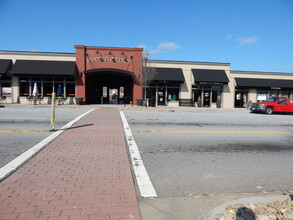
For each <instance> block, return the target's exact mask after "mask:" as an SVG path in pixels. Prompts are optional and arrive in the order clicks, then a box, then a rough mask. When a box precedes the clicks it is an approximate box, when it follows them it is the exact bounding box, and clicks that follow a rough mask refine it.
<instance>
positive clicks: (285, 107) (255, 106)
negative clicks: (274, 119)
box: [250, 97, 293, 115]
mask: <svg viewBox="0 0 293 220" xmlns="http://www.w3.org/2000/svg"><path fill="white" fill-rule="evenodd" d="M250 110H251V112H264V113H266V114H268V115H270V114H273V113H274V112H284V113H289V112H293V103H291V102H290V99H288V98H287V97H272V98H269V99H267V100H265V101H262V102H255V103H252V105H251V107H250Z"/></svg>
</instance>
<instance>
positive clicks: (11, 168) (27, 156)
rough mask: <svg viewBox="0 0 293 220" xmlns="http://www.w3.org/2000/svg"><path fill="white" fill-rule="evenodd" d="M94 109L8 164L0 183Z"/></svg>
mask: <svg viewBox="0 0 293 220" xmlns="http://www.w3.org/2000/svg"><path fill="white" fill-rule="evenodd" d="M93 110H94V109H92V110H90V111H87V112H86V113H84V114H82V115H80V116H78V117H77V118H75V119H73V120H72V121H70V122H68V123H67V124H66V125H64V126H63V127H62V128H61V129H60V130H57V131H56V132H54V133H53V134H51V135H50V136H49V137H47V138H45V139H44V140H42V141H41V142H40V143H38V144H36V145H35V146H33V147H32V148H30V149H28V150H27V151H25V152H24V153H22V154H21V155H19V156H18V157H17V158H15V159H14V160H12V161H11V162H9V163H8V164H6V165H5V166H4V167H2V168H1V169H0V181H2V180H3V179H4V178H6V177H7V176H9V175H10V174H12V173H13V172H14V171H15V170H17V169H18V168H19V167H20V166H22V165H23V164H24V163H25V162H27V161H28V160H30V159H31V158H32V157H33V156H35V155H36V154H37V153H38V152H39V151H41V150H42V149H43V148H45V147H46V146H47V145H48V144H49V143H50V142H51V141H52V140H54V139H55V138H56V137H58V136H59V135H60V134H62V133H63V132H64V131H65V130H67V129H68V128H69V127H70V126H72V125H73V124H74V123H76V122H77V121H78V120H80V119H81V118H82V117H84V116H86V115H87V114H89V113H90V112H92V111H93Z"/></svg>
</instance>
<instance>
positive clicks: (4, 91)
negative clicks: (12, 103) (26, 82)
mask: <svg viewBox="0 0 293 220" xmlns="http://www.w3.org/2000/svg"><path fill="white" fill-rule="evenodd" d="M11 91H12V90H11V87H2V95H4V96H11Z"/></svg>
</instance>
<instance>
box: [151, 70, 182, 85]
mask: <svg viewBox="0 0 293 220" xmlns="http://www.w3.org/2000/svg"><path fill="white" fill-rule="evenodd" d="M149 68H155V67H149ZM155 70H156V74H155V77H154V78H153V81H172V82H180V83H183V82H184V75H183V71H182V69H181V68H161V67H156V68H155Z"/></svg>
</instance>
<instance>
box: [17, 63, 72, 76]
mask: <svg viewBox="0 0 293 220" xmlns="http://www.w3.org/2000/svg"><path fill="white" fill-rule="evenodd" d="M75 71H76V65H75V62H74V61H44V60H16V62H15V64H14V66H13V68H12V74H14V75H19V74H20V75H23V74H26V75H63V76H64V75H66V76H73V75H74V73H75Z"/></svg>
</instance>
